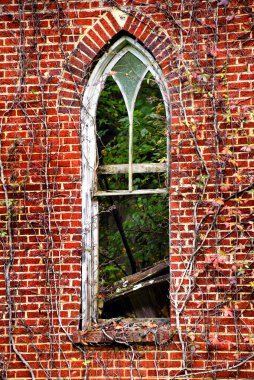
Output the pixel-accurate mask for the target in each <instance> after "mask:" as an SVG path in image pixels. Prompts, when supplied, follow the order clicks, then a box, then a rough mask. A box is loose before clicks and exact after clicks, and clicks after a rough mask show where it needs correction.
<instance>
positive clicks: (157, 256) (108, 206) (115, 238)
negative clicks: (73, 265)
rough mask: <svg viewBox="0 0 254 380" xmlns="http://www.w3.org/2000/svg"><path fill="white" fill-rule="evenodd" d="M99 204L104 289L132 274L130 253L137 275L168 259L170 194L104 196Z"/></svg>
mask: <svg viewBox="0 0 254 380" xmlns="http://www.w3.org/2000/svg"><path fill="white" fill-rule="evenodd" d="M99 203H100V206H99V247H100V248H99V257H100V270H99V273H100V286H101V290H103V288H105V287H107V286H108V285H111V284H113V283H114V282H116V281H118V280H120V279H121V278H122V277H123V276H126V275H129V274H131V273H133V265H132V264H131V260H130V257H128V254H127V252H129V256H130V255H131V256H132V260H133V261H134V262H135V266H136V271H137V272H138V271H140V270H142V269H144V268H147V267H149V266H151V265H152V264H154V263H156V262H158V261H159V260H162V259H163V258H166V257H168V253H169V252H168V249H169V244H168V220H169V215H168V196H167V194H165V195H164V194H155V195H147V196H144V195H143V196H131V197H129V196H125V197H120V196H118V197H105V198H100V202H99ZM125 240H126V241H125ZM126 242H127V245H126Z"/></svg>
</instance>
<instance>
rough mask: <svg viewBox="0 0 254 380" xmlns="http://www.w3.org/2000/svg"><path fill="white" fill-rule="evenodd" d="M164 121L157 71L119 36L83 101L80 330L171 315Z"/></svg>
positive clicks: (140, 50)
mask: <svg viewBox="0 0 254 380" xmlns="http://www.w3.org/2000/svg"><path fill="white" fill-rule="evenodd" d="M169 116H170V115H169V103H168V92H167V87H166V85H165V80H164V78H163V75H162V72H161V70H160V68H159V65H158V64H157V63H156V62H155V60H154V59H153V57H152V56H151V54H150V53H148V52H147V51H146V50H145V49H144V48H143V47H142V46H141V45H140V44H139V43H137V42H136V41H134V40H133V39H131V38H130V37H122V38H121V39H119V40H118V41H117V42H116V43H115V44H114V45H113V46H112V47H111V48H110V49H109V51H108V52H107V53H105V54H104V55H103V57H102V58H101V59H100V60H99V62H98V63H97V65H96V67H95V69H94V70H93V72H92V74H91V77H90V79H89V82H88V85H87V88H86V91H85V94H84V99H83V108H82V115H81V120H82V156H83V164H82V197H83V198H82V199H83V201H82V202H83V204H82V209H83V248H84V249H83V259H82V319H83V322H84V324H85V323H87V322H90V321H96V320H97V319H98V318H100V317H101V318H111V317H138V318H140V317H141V318H145V317H149V318H151V317H155V318H157V317H164V316H167V315H168V312H167V311H166V308H167V305H168V303H167V300H168V297H167V290H166V289H168V263H167V257H168V253H169V237H168V236H169V234H168V232H169V223H168V221H169V206H168V204H169V202H168V181H169V178H168V161H169V155H168V152H169V139H168V125H169ZM163 289H164V290H163ZM162 290H163V291H162ZM142 292H143V293H142ZM144 292H145V293H144ZM151 304H153V305H154V307H153V309H152V308H151V307H150V306H149V305H151Z"/></svg>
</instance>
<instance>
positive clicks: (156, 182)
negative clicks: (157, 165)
mask: <svg viewBox="0 0 254 380" xmlns="http://www.w3.org/2000/svg"><path fill="white" fill-rule="evenodd" d="M163 188H167V175H166V173H144V174H133V189H134V190H141V189H163Z"/></svg>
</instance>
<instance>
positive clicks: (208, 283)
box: [0, 0, 254, 380]
mask: <svg viewBox="0 0 254 380" xmlns="http://www.w3.org/2000/svg"><path fill="white" fill-rule="evenodd" d="M90 3H91V4H90V5H89V2H88V3H87V2H85V5H86V6H85V7H84V4H83V5H82V4H81V2H79V1H73V2H62V1H59V0H53V1H51V0H45V1H41V2H40V1H36V0H32V1H31V2H29V4H27V3H26V2H25V1H23V0H18V1H17V2H16V4H11V5H3V6H2V7H1V13H0V20H1V21H2V23H3V24H4V25H5V26H6V30H5V44H6V46H8V47H9V48H10V52H9V53H8V54H7V53H6V62H7V60H9V62H10V66H9V67H6V73H7V74H6V76H5V77H4V78H5V79H6V78H7V79H6V86H8V87H7V90H6V91H3V94H4V95H3V97H4V103H5V111H4V112H2V114H1V124H0V135H1V139H0V153H1V157H0V182H1V190H2V194H1V197H2V198H1V199H2V200H1V207H0V208H1V213H2V215H5V216H4V218H5V219H2V221H1V230H0V241H1V247H2V251H3V254H2V264H3V272H4V273H3V274H4V283H5V297H6V309H5V308H3V309H1V311H2V316H3V318H4V320H5V321H8V325H7V326H6V336H8V352H6V355H5V354H2V355H1V357H0V359H1V369H2V373H1V378H2V379H7V378H12V376H13V375H12V374H11V375H10V373H11V371H12V367H11V366H12V362H13V361H19V362H20V363H21V365H22V368H23V367H24V368H25V369H26V371H27V373H28V375H27V374H26V375H25V376H27V377H28V376H30V378H31V379H36V378H38V377H43V376H44V377H45V378H47V379H53V378H59V379H71V378H74V377H75V376H76V377H77V378H81V377H80V374H81V373H82V376H83V378H84V379H88V378H91V377H93V378H96V376H98V377H99V376H104V378H105V379H110V378H119V379H120V378H121V376H122V375H121V373H122V372H121V360H125V361H126V362H127V363H128V364H126V365H127V366H128V367H129V369H128V370H129V372H128V374H129V375H126V376H130V378H131V379H142V378H145V377H146V376H148V375H147V373H146V372H144V371H143V368H142V360H143V359H144V358H145V360H146V359H147V357H149V358H150V359H151V358H152V359H151V360H152V361H153V368H154V371H155V372H154V373H155V374H153V375H151V376H154V378H156V379H162V378H165V379H166V378H167V379H168V380H173V379H188V380H190V379H193V378H195V379H198V378H200V379H201V378H213V379H216V378H221V376H224V377H227V376H229V375H230V376H231V377H235V378H236V379H240V378H241V370H242V368H244V366H246V368H250V367H248V365H249V363H250V362H251V360H252V359H253V357H254V353H253V347H254V331H253V325H252V320H251V316H250V313H251V310H252V297H253V290H254V282H253V280H252V277H253V259H252V254H253V243H254V242H253V221H252V218H253V216H252V212H253V211H252V202H253V190H254V174H253V169H252V165H251V162H252V159H253V146H254V142H253V136H252V128H251V123H253V120H254V109H253V106H252V104H253V95H252V94H251V86H250V84H249V82H250V80H251V74H250V69H249V71H248V65H251V62H252V61H251V49H250V48H249V44H250V42H252V35H253V20H254V14H253V11H252V8H251V4H250V2H248V1H247V0H244V1H240V0H239V1H233V0H232V1H228V0H221V1H219V0H218V1H213V2H212V1H210V0H204V1H201V0H200V1H195V2H193V1H184V0H179V1H178V2H177V3H176V2H171V1H163V2H162V1H158V2H155V3H154V2H153V3H154V4H150V5H149V4H147V2H143V3H142V2H135V4H134V3H132V2H131V3H129V2H127V1H118V0H110V1H104V2H95V3H96V4H95V5H93V2H90ZM97 3H100V4H99V5H98V4H97ZM80 9H81V10H82V9H83V10H84V9H85V10H86V11H87V12H88V10H89V12H91V13H92V12H95V16H91V17H90V18H88V16H87V19H88V21H89V23H90V24H89V23H88V24H89V28H90V27H91V28H92V26H93V25H94V24H95V23H96V20H97V19H98V18H99V17H100V16H101V15H102V14H103V13H105V12H108V11H111V10H112V9H117V10H118V11H121V12H123V13H124V14H125V15H126V16H127V17H132V20H133V23H134V22H135V23H136V24H137V25H143V26H145V25H146V26H147V28H150V32H151V33H152V34H154V33H156V34H157V35H158V39H157V42H158V44H161V46H162V48H163V49H164V51H163V53H164V55H165V56H167V58H168V67H167V68H165V67H163V69H164V70H165V72H167V73H168V74H167V81H168V86H169V89H170V94H171V99H170V102H171V106H172V126H171V130H170V131H169V134H170V139H171V145H172V146H171V155H172V157H171V168H172V169H171V170H172V171H171V173H170V177H171V182H172V183H171V188H170V200H171V203H172V205H173V206H172V215H171V235H172V236H171V247H170V251H171V258H172V261H171V266H172V267H171V278H170V284H171V290H170V302H171V327H170V337H169V338H168V339H167V341H166V342H165V341H163V343H162V344H161V343H160V342H157V340H156V336H157V335H158V331H159V330H160V326H158V325H156V323H155V324H153V322H148V321H146V322H144V326H143V327H144V329H145V330H146V331H147V334H148V332H149V333H151V334H152V336H153V339H154V341H155V346H154V345H151V347H153V348H151V351H152V353H149V352H148V353H146V352H145V350H144V349H143V348H142V346H139V345H138V344H137V345H136V344H135V343H134V344H132V343H130V342H129V340H128V339H129V333H130V331H131V333H133V334H134V332H135V329H138V328H140V326H139V325H137V326H135V322H134V326H133V325H132V324H131V323H130V324H126V323H123V321H121V320H117V321H107V322H106V323H105V324H102V325H100V324H95V326H93V329H92V330H94V331H95V330H96V331H97V332H100V333H102V334H103V337H104V338H105V339H106V341H107V342H106V343H105V344H110V343H112V341H113V343H114V345H115V346H116V348H114V350H113V349H111V348H108V347H101V348H100V349H98V347H97V346H96V345H95V346H94V347H93V346H92V345H88V344H87V345H86V344H85V338H84V337H86V334H89V332H87V331H86V332H84V337H83V338H82V342H83V344H82V345H81V344H77V342H75V339H74V338H73V336H74V335H75V334H74V335H73V332H75V331H76V330H77V329H78V326H79V322H80V321H79V318H80V316H79V313H78V312H77V310H78V308H79V306H77V305H79V304H80V293H79V291H80V274H79V273H78V272H79V269H77V267H79V265H78V264H77V263H79V259H80V257H81V251H82V247H81V227H80V223H79V222H80V221H81V196H80V183H81V179H80V150H81V149H80V147H81V144H82V143H83V142H82V141H81V138H80V136H81V133H80V118H79V115H77V114H76V113H75V112H74V111H73V110H74V107H75V106H76V105H77V104H78V105H80V104H81V99H82V94H83V91H84V86H85V84H86V81H87V78H88V77H89V75H90V72H91V65H89V64H87V62H83V67H82V70H83V71H82V80H81V81H80V80H79V79H78V76H77V75H76V73H75V72H73V70H72V59H74V58H73V57H72V56H71V54H70V52H71V51H72V50H74V49H75V46H77V43H78V41H79V39H80V36H81V35H82V34H83V32H84V30H85V28H84V26H83V25H81V23H80V22H79V12H80ZM89 12H88V13H89ZM88 13H87V14H88ZM234 26H235V28H234ZM165 36H166V37H168V40H170V45H167V42H166V38H165ZM94 49H95V47H94ZM98 50H99V48H98ZM75 59H80V60H81V58H80V57H79V58H75ZM97 59H98V56H96V57H95V59H94V62H93V64H95V61H96V60H97ZM237 66H239V67H238V69H237ZM246 67H247V69H246ZM63 68H64V70H63ZM80 70H81V69H80ZM8 73H9V74H8ZM244 75H245V79H242V76H244ZM248 75H249V79H248ZM63 81H66V82H67V84H68V85H69V86H70V87H72V86H74V95H73V98H72V99H69V98H68V95H67V94H66V93H65V94H61V97H62V99H61V100H60V107H58V106H59V104H58V103H57V96H58V94H59V87H60V83H61V82H63ZM241 81H242V82H241ZM238 82H241V83H243V85H244V86H245V87H246V88H245V89H241V88H240V87H239V86H238ZM239 94H240V95H239ZM68 102H69V103H68ZM64 106H65V107H66V108H67V111H66V112H65V113H64V112H61V109H60V108H61V107H64ZM189 157H192V161H191V162H190V160H189ZM175 205H177V206H175ZM65 213H66V215H67V216H66V219H65ZM22 269H23V270H22ZM29 284H31V285H29ZM28 286H31V289H30V292H29V291H28V290H27V287H28ZM72 305H74V306H72ZM35 315H36V316H35ZM224 322H225V324H224ZM112 328H113V330H115V331H116V332H119V333H121V335H119V336H120V338H119V336H118V335H114V334H113V333H112ZM112 334H113V335H112ZM81 335H82V334H81ZM148 335H149V334H148ZM82 336H83V335H82ZM146 336H147V335H146ZM147 339H148V338H147ZM78 343H80V342H78ZM146 343H147V344H151V341H149V340H148V342H146ZM25 344H27V345H29V349H28V350H26V349H24V345H25ZM119 347H121V348H122V351H123V352H122V351H121V350H120V348H119ZM149 347H150V346H149ZM119 350H120V351H119ZM170 351H177V352H179V353H180V358H179V357H178V359H179V360H180V362H181V368H180V369H178V370H177V369H176V368H170V364H168V368H163V361H164V360H165V357H164V355H166V354H165V353H167V352H170ZM221 352H224V353H225V352H226V353H228V358H226V359H223V358H221V357H220V355H221ZM29 353H32V357H33V359H31V360H30V356H29V355H28V354H29ZM149 354H151V356H149ZM202 355H203V356H202ZM200 357H203V358H204V359H203V360H202V365H199V364H198V360H199V358H200ZM111 359H112V362H111ZM76 362H77V363H76ZM80 363H82V364H80ZM112 363H113V364H112ZM76 367H78V369H77V368H76ZM177 367H178V368H179V365H177ZM80 368H81V369H80ZM199 368H200V369H199ZM76 371H77V372H76ZM93 371H94V372H93ZM126 371H127V370H126ZM89 376H90V377H89ZM210 376H211V377H210ZM13 377H14V376H13ZM147 378H148V377H147Z"/></svg>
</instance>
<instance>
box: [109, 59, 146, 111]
mask: <svg viewBox="0 0 254 380" xmlns="http://www.w3.org/2000/svg"><path fill="white" fill-rule="evenodd" d="M113 71H114V72H115V73H114V78H115V79H116V81H117V82H118V83H119V85H120V87H121V89H122V92H123V94H124V95H125V97H126V101H127V107H128V109H129V110H131V105H132V103H134V102H135V93H136V89H137V87H138V85H139V82H140V80H141V78H142V76H143V74H144V73H145V71H146V66H145V65H144V64H143V63H142V62H141V61H140V60H139V59H138V58H137V57H136V56H135V55H133V54H131V53H130V52H128V53H126V54H125V55H124V56H123V57H122V58H121V59H119V61H118V62H117V63H116V64H115V66H114V67H113Z"/></svg>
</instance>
